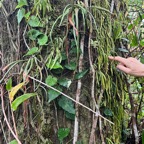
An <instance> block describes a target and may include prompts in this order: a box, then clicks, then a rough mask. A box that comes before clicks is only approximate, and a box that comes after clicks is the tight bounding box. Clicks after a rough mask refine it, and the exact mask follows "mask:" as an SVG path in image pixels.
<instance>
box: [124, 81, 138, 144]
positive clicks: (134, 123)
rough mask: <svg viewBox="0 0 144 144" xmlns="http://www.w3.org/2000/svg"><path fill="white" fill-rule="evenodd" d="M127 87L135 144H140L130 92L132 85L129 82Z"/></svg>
mask: <svg viewBox="0 0 144 144" xmlns="http://www.w3.org/2000/svg"><path fill="white" fill-rule="evenodd" d="M127 87H128V94H129V99H130V105H131V119H132V126H133V132H134V136H135V144H139V134H138V129H137V124H136V112H135V107H134V101H133V97H132V94H131V92H130V85H129V83H128V81H127Z"/></svg>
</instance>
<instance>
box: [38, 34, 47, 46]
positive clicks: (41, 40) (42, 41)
mask: <svg viewBox="0 0 144 144" xmlns="http://www.w3.org/2000/svg"><path fill="white" fill-rule="evenodd" d="M47 41H48V37H47V35H40V36H39V37H38V44H39V45H41V46H42V45H45V44H46V43H47Z"/></svg>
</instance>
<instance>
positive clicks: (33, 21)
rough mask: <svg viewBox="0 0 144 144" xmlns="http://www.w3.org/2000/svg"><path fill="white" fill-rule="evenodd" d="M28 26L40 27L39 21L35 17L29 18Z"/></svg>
mask: <svg viewBox="0 0 144 144" xmlns="http://www.w3.org/2000/svg"><path fill="white" fill-rule="evenodd" d="M28 24H29V25H30V26H31V27H40V26H41V23H40V20H39V18H38V17H37V16H31V17H30V19H29V21H28Z"/></svg>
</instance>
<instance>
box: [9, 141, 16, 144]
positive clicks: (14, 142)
mask: <svg viewBox="0 0 144 144" xmlns="http://www.w3.org/2000/svg"><path fill="white" fill-rule="evenodd" d="M8 144H18V142H17V141H16V140H12V141H11V142H9V143H8Z"/></svg>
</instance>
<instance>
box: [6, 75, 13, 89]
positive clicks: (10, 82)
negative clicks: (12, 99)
mask: <svg viewBox="0 0 144 144" xmlns="http://www.w3.org/2000/svg"><path fill="white" fill-rule="evenodd" d="M11 88H12V78H9V79H8V82H7V84H6V90H7V91H9V90H11Z"/></svg>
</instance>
